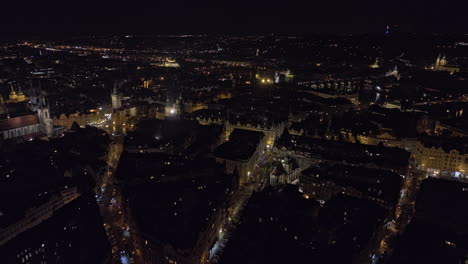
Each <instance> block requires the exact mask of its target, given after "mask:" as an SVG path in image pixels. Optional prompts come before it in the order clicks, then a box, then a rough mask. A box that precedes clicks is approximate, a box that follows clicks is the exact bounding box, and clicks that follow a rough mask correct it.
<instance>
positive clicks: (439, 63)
mask: <svg viewBox="0 0 468 264" xmlns="http://www.w3.org/2000/svg"><path fill="white" fill-rule="evenodd" d="M432 69H433V70H434V71H446V72H450V74H453V73H454V72H459V71H460V68H459V67H458V66H456V65H449V64H448V62H447V58H446V57H445V55H443V56H442V55H440V54H439V56H437V59H436V62H435V64H434V66H432Z"/></svg>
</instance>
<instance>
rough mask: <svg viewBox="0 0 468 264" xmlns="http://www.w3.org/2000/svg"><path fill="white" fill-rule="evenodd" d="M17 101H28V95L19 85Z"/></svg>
mask: <svg viewBox="0 0 468 264" xmlns="http://www.w3.org/2000/svg"><path fill="white" fill-rule="evenodd" d="M16 101H17V102H24V101H26V96H25V95H24V93H23V91H22V90H21V86H18V96H17V97H16Z"/></svg>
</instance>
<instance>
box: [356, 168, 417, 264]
mask: <svg viewBox="0 0 468 264" xmlns="http://www.w3.org/2000/svg"><path fill="white" fill-rule="evenodd" d="M423 179H425V174H424V173H423V172H421V171H419V170H417V169H416V168H415V167H414V165H413V164H410V166H409V168H408V173H407V174H406V176H405V178H404V179H403V183H402V185H401V190H400V197H399V199H398V203H397V206H396V208H395V211H394V212H393V213H392V214H391V215H390V216H389V217H388V218H387V219H386V220H385V222H384V224H383V225H382V226H381V227H380V228H379V230H377V231H376V234H375V235H374V237H373V238H372V239H371V241H370V243H369V247H368V248H367V249H365V250H363V253H362V254H361V256H362V257H363V258H364V259H362V258H360V260H358V261H357V263H372V264H377V263H385V261H386V260H387V259H388V257H389V256H390V255H391V254H392V253H393V248H394V244H395V243H396V239H397V236H398V235H400V234H402V233H403V232H404V230H405V228H406V226H407V225H408V224H409V223H410V221H411V219H412V218H413V216H414V204H415V202H416V198H417V194H418V192H419V188H420V185H421V182H422V180H423ZM369 258H370V259H369ZM366 259H367V260H366Z"/></svg>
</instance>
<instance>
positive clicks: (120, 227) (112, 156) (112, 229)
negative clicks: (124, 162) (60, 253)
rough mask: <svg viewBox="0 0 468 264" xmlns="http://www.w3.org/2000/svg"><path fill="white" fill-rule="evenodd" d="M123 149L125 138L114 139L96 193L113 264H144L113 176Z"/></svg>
mask: <svg viewBox="0 0 468 264" xmlns="http://www.w3.org/2000/svg"><path fill="white" fill-rule="evenodd" d="M122 149H123V136H119V137H114V138H113V140H112V143H111V146H110V148H109V155H108V162H107V164H108V165H107V166H108V167H107V170H106V171H105V173H104V175H102V177H103V178H102V181H101V182H102V184H101V186H99V188H98V190H97V192H96V199H97V202H98V204H99V207H100V212H101V216H102V219H103V222H104V228H105V230H106V233H107V236H108V238H109V241H110V243H111V247H112V260H111V263H112V264H117V263H119V264H120V263H122V264H129V263H143V261H142V260H141V257H140V256H139V255H138V254H136V250H135V249H134V246H133V242H132V241H133V240H132V232H131V230H130V228H129V227H128V225H126V223H125V221H124V213H125V210H123V208H122V196H121V193H120V190H119V188H118V186H116V185H115V184H114V180H113V176H114V174H115V170H116V167H117V165H118V163H119V160H120V155H121V153H122Z"/></svg>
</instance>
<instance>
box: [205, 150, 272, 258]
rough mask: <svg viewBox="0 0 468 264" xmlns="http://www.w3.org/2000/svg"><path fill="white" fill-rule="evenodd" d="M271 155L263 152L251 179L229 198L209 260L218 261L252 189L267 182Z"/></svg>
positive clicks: (263, 186) (260, 187)
mask: <svg viewBox="0 0 468 264" xmlns="http://www.w3.org/2000/svg"><path fill="white" fill-rule="evenodd" d="M270 162H271V155H270V153H269V152H265V153H264V154H263V155H262V156H261V157H260V158H259V160H258V161H257V164H256V165H255V169H254V170H253V172H252V181H251V182H249V183H247V184H244V185H242V186H241V187H240V188H239V190H238V191H237V192H235V193H234V194H233V196H232V198H231V200H232V201H234V202H233V203H231V204H230V207H229V208H228V214H229V216H228V219H227V221H226V223H225V224H224V225H223V232H222V235H220V236H219V238H218V240H217V241H216V242H215V244H214V245H213V247H212V249H211V253H210V262H211V263H218V258H219V256H220V255H221V253H222V251H223V249H224V248H225V247H226V245H227V243H228V241H229V238H230V237H231V236H232V234H233V233H234V232H235V230H236V228H237V226H238V225H239V224H240V217H241V215H242V211H243V209H244V207H245V205H246V204H247V203H248V201H249V199H250V197H251V196H252V193H253V192H254V191H260V190H262V189H263V188H265V186H266V185H267V184H268V179H266V176H269V173H268V175H265V173H264V171H268V172H269V171H271V167H270Z"/></svg>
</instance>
